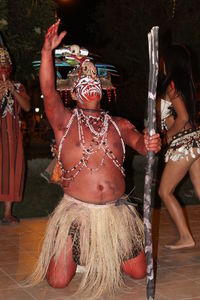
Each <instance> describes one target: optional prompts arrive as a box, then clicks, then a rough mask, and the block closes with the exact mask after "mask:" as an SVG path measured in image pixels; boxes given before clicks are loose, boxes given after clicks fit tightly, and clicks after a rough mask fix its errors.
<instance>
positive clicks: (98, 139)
mask: <svg viewBox="0 0 200 300" xmlns="http://www.w3.org/2000/svg"><path fill="white" fill-rule="evenodd" d="M75 117H76V118H77V123H78V136H79V142H80V145H81V149H82V157H81V159H80V160H79V162H77V163H76V165H75V166H73V167H72V168H71V169H64V168H63V166H62V163H61V151H62V146H63V142H64V140H65V137H66V136H67V134H68V132H69V129H70V127H71V125H72V122H73V120H74V118H75ZM109 123H111V124H112V125H113V126H114V127H115V129H116V131H117V133H118V134H119V137H120V140H121V145H122V150H123V162H124V159H125V145H124V141H123V139H122V137H121V133H120V130H119V128H118V126H117V124H116V123H115V122H114V121H113V120H112V118H111V117H110V116H109V115H108V114H107V113H106V112H103V111H102V112H100V116H98V117H95V116H91V115H90V116H87V115H85V114H84V112H83V110H82V109H78V108H75V109H74V110H73V114H72V116H71V118H70V120H69V122H68V124H67V126H66V131H65V133H64V135H63V137H62V139H61V141H60V145H59V149H58V162H59V165H60V168H61V178H62V180H68V181H71V180H73V179H74V178H75V177H76V176H77V175H78V174H79V173H80V172H81V171H82V170H83V168H87V169H88V170H89V171H91V172H97V171H98V170H99V169H100V168H101V166H102V165H103V163H104V160H105V157H106V156H107V157H108V158H110V159H111V160H112V161H113V163H114V164H115V166H116V167H117V168H118V169H119V170H120V171H121V173H122V175H123V176H125V172H124V168H123V166H122V165H121V164H120V162H119V160H118V159H117V157H116V156H115V154H114V153H113V152H112V150H110V148H109V147H108V142H107V133H108V126H109ZM83 125H84V126H85V127H87V128H88V129H89V130H90V132H91V133H92V139H91V142H90V145H89V146H88V147H86V144H85V136H84V130H83V128H84V126H83ZM94 126H97V130H96V129H95V128H94ZM99 150H102V151H103V155H102V159H101V161H100V163H99V164H98V166H97V167H96V168H90V167H89V166H88V162H89V159H90V157H91V156H92V155H93V154H95V153H97V152H98V151H99ZM70 173H71V174H73V175H70ZM65 175H68V177H67V178H65Z"/></svg>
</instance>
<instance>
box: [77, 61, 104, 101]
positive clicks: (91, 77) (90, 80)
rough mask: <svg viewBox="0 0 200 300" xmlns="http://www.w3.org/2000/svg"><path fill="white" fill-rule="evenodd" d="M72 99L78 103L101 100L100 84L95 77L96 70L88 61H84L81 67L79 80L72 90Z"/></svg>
mask: <svg viewBox="0 0 200 300" xmlns="http://www.w3.org/2000/svg"><path fill="white" fill-rule="evenodd" d="M71 94H72V98H73V99H74V100H78V101H79V102H80V103H84V102H88V101H100V100H101V98H102V87H101V82H100V80H99V78H98V76H97V69H96V67H95V65H94V64H93V63H92V62H90V61H84V62H83V63H82V66H81V78H80V79H79V80H78V82H76V83H75V85H74V88H73V89H72V92H71Z"/></svg>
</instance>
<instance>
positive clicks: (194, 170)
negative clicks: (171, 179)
mask: <svg viewBox="0 0 200 300" xmlns="http://www.w3.org/2000/svg"><path fill="white" fill-rule="evenodd" d="M197 157H198V158H197V159H196V160H195V161H194V162H193V163H192V165H191V167H190V170H189V174H190V179H191V181H192V184H193V186H194V189H195V192H196V195H197V197H198V199H199V200H200V155H198V156H197Z"/></svg>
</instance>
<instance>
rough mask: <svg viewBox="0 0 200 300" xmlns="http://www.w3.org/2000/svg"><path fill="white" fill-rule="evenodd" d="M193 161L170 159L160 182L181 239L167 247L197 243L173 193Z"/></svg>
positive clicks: (166, 204)
mask: <svg viewBox="0 0 200 300" xmlns="http://www.w3.org/2000/svg"><path fill="white" fill-rule="evenodd" d="M193 162H194V159H193V158H189V160H188V161H187V160H186V159H185V158H183V159H180V160H178V161H172V160H169V161H168V162H167V164H166V166H165V168H164V171H163V174H162V178H161V182H160V187H159V195H160V197H161V199H162V200H163V202H164V204H165V206H166V208H167V209H168V212H169V214H170V216H171V218H172V220H173V221H174V223H175V224H176V226H177V229H178V232H179V240H178V241H177V242H176V243H175V244H174V245H166V247H167V248H169V249H172V250H177V249H182V248H188V247H194V245H195V242H194V240H193V238H192V235H191V233H190V231H189V228H188V225H187V222H186V219H185V216H184V213H183V210H182V208H181V206H180V204H179V203H178V201H177V199H176V197H175V196H174V194H173V193H174V190H175V188H176V186H177V185H178V183H179V182H180V181H181V180H182V179H183V177H184V176H185V175H186V173H187V171H188V170H189V169H190V167H191V165H192V163H193Z"/></svg>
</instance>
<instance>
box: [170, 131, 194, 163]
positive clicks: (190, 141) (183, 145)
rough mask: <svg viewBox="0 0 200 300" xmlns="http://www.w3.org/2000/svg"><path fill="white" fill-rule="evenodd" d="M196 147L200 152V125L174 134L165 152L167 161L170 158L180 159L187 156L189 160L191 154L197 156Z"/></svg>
mask: <svg viewBox="0 0 200 300" xmlns="http://www.w3.org/2000/svg"><path fill="white" fill-rule="evenodd" d="M194 148H196V149H197V153H198V154H200V127H198V128H197V129H195V130H193V129H191V128H190V129H187V130H184V131H181V132H179V133H177V134H176V135H174V136H173V137H172V141H171V143H170V144H169V147H168V150H167V152H166V154H165V162H168V160H169V159H171V160H173V161H178V160H180V159H182V158H185V159H186V160H188V159H189V155H191V157H192V158H195V157H196V155H195V153H194Z"/></svg>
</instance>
